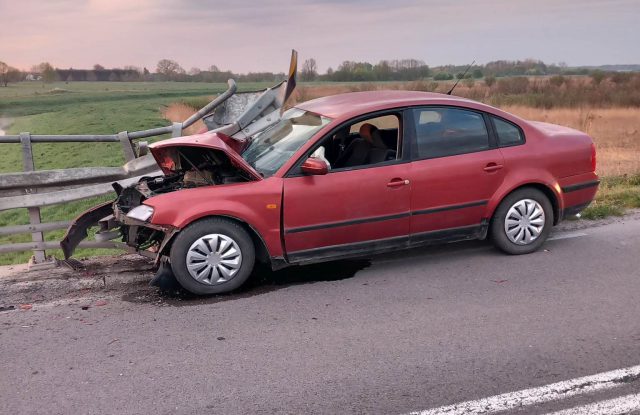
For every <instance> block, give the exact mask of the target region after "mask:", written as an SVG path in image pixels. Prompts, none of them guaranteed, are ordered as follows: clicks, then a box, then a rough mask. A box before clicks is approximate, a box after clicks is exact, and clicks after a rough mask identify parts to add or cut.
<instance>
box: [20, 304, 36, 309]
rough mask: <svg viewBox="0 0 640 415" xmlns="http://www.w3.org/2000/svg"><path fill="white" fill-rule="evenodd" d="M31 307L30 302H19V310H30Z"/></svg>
mask: <svg viewBox="0 0 640 415" xmlns="http://www.w3.org/2000/svg"><path fill="white" fill-rule="evenodd" d="M32 308H33V305H32V304H20V310H31V309H32Z"/></svg>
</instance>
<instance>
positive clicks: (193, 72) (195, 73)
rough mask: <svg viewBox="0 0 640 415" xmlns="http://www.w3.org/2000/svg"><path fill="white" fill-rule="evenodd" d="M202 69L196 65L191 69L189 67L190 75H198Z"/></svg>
mask: <svg viewBox="0 0 640 415" xmlns="http://www.w3.org/2000/svg"><path fill="white" fill-rule="evenodd" d="M201 72H202V71H201V70H200V68H196V67H195V66H194V67H193V68H191V69H189V75H191V76H196V75H200V73H201Z"/></svg>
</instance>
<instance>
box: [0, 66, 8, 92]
mask: <svg viewBox="0 0 640 415" xmlns="http://www.w3.org/2000/svg"><path fill="white" fill-rule="evenodd" d="M0 83H2V85H4V86H5V87H6V86H7V84H8V83H9V65H7V64H6V63H4V62H1V61H0Z"/></svg>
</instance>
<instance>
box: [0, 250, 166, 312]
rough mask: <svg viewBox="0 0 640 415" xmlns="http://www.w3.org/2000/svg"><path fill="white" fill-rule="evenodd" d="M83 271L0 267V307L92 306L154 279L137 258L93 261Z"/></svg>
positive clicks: (85, 263)
mask: <svg viewBox="0 0 640 415" xmlns="http://www.w3.org/2000/svg"><path fill="white" fill-rule="evenodd" d="M80 262H81V265H82V269H80V270H73V269H71V268H67V267H65V266H60V267H57V268H54V269H48V270H37V271H30V272H27V270H26V266H24V265H12V266H3V267H0V307H10V306H12V305H13V306H16V307H17V305H19V304H33V305H44V304H57V303H75V302H78V301H79V300H82V301H81V302H82V303H87V304H89V303H92V302H93V301H97V300H99V299H102V298H111V297H120V296H121V295H122V293H123V292H129V291H131V290H132V289H134V288H135V289H139V288H140V287H141V286H142V287H144V286H146V285H147V284H148V282H149V280H150V279H151V278H152V277H153V274H154V273H153V270H152V263H151V262H150V261H149V259H147V258H144V257H141V256H138V255H118V256H110V257H95V258H91V259H87V260H85V261H80Z"/></svg>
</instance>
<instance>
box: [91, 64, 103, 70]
mask: <svg viewBox="0 0 640 415" xmlns="http://www.w3.org/2000/svg"><path fill="white" fill-rule="evenodd" d="M93 70H94V71H104V66H102V65H100V64H99V63H96V64H95V65H93Z"/></svg>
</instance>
